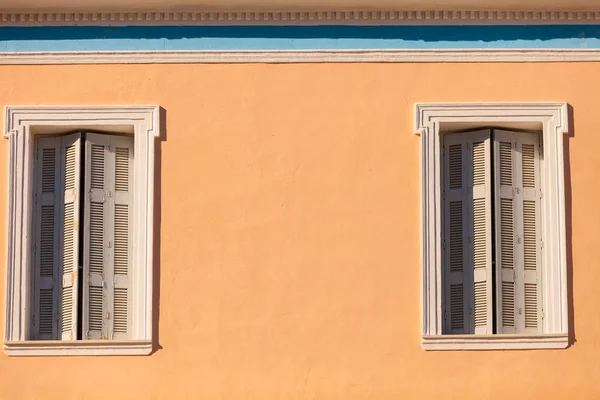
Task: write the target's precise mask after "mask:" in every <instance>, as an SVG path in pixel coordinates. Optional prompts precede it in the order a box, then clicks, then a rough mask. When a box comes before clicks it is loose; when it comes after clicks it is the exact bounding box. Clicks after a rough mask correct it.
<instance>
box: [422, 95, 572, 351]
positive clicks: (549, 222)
mask: <svg viewBox="0 0 600 400" xmlns="http://www.w3.org/2000/svg"><path fill="white" fill-rule="evenodd" d="M415 112H416V124H415V130H416V133H417V134H418V135H420V136H421V190H422V199H421V225H422V242H421V246H422V268H423V271H422V272H423V274H422V303H421V308H422V318H423V320H422V322H423V326H422V336H421V344H422V346H423V348H424V349H425V350H489V349H540V348H545V349H547V348H566V347H568V345H569V332H568V330H569V320H568V298H567V256H566V228H565V178H564V149H563V137H564V135H567V134H568V126H569V125H568V112H567V104H566V103H561V102H556V103H416V104H415ZM485 126H503V127H508V128H525V129H531V128H536V129H540V128H541V131H542V145H543V160H542V161H541V190H542V193H543V197H542V200H541V206H542V218H541V219H542V221H541V222H542V240H543V244H544V245H543V248H542V259H543V271H542V282H543V288H544V289H543V297H542V298H543V316H544V317H543V318H544V319H543V332H544V334H541V335H518V334H517V335H501V334H495V335H442V325H443V323H442V322H443V315H442V299H443V297H442V246H441V243H442V235H443V220H442V203H441V202H442V199H441V188H442V181H441V176H442V175H441V166H442V165H443V164H442V159H441V157H442V152H441V145H442V138H441V135H442V134H443V133H444V132H445V131H450V130H456V129H461V128H465V127H485Z"/></svg>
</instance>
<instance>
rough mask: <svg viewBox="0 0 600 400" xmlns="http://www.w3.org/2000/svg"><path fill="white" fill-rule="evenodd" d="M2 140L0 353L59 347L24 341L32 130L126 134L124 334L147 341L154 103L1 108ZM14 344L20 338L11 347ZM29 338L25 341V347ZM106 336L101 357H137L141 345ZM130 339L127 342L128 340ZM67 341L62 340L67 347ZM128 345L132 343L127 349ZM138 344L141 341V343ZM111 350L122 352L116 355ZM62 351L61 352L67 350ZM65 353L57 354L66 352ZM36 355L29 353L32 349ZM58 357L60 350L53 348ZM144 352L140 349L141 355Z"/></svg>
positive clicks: (93, 350)
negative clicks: (1, 315) (128, 268)
mask: <svg viewBox="0 0 600 400" xmlns="http://www.w3.org/2000/svg"><path fill="white" fill-rule="evenodd" d="M5 123H6V126H5V137H6V138H8V139H9V149H10V150H9V172H8V180H9V189H8V191H9V193H8V195H9V199H8V234H7V238H8V243H7V246H8V248H7V268H6V273H7V278H6V303H5V304H6V323H5V335H4V339H5V351H7V354H9V355H10V354H11V353H12V354H14V355H28V354H29V353H31V352H30V350H28V349H34V352H38V353H41V352H47V353H48V354H58V353H56V352H58V351H59V350H60V349H61V347H60V346H59V345H52V342H48V343H47V344H46V343H42V342H41V341H40V342H28V341H27V340H28V339H29V337H30V336H29V328H30V315H29V310H30V307H29V306H28V302H29V301H30V300H29V299H30V290H31V284H30V277H29V275H30V272H29V270H30V267H29V266H30V262H31V261H30V258H31V234H30V230H31V225H32V220H31V218H32V217H31V212H30V211H31V208H32V206H31V201H32V200H31V190H32V179H33V178H32V176H33V150H34V140H33V137H34V136H36V135H44V134H52V133H56V132H57V131H58V132H60V131H65V130H75V129H82V130H83V129H103V130H109V131H110V130H115V131H123V130H124V129H125V130H127V131H128V132H129V134H131V133H133V136H134V154H135V158H134V162H133V175H134V188H133V195H134V198H135V207H134V212H133V254H132V263H133V265H136V266H139V267H140V268H135V272H134V276H133V279H132V280H133V291H134V293H137V294H138V295H136V296H134V297H133V300H132V313H133V315H135V317H136V319H135V323H134V324H133V329H132V336H133V339H135V340H143V341H150V342H151V341H152V276H153V274H152V268H153V262H152V258H153V243H154V241H153V223H154V221H153V219H154V142H155V139H156V138H158V137H159V135H160V132H159V129H160V128H159V127H160V125H159V108H158V106H127V105H125V106H47V107H46V106H7V107H6V111H5ZM15 342H23V346H22V347H19V346H17V344H16V343H15ZM32 343H33V344H32ZM115 343H117V342H114V341H108V340H107V341H106V342H104V345H105V347H106V349H105V350H106V354H109V353H110V354H116V353H118V354H131V353H129V351H135V352H136V354H141V353H140V352H143V351H145V350H143V349H141V348H135V349H133V348H132V349H128V348H127V346H120V347H119V346H117V347H115V346H116V345H115ZM131 343H134V342H133V341H132V342H131ZM70 345H72V343H71V344H67V348H66V349H67V350H69V349H71V347H69V346H70ZM101 347H102V344H101V343H96V345H95V347H94V346H92V345H90V346H85V345H79V344H78V345H77V350H76V351H75V350H73V349H71V350H73V351H74V352H75V353H76V354H99V353H98V351H99V349H100V348H101ZM134 347H135V346H134ZM142 347H143V346H142ZM119 349H121V350H123V352H119ZM71 350H69V351H71ZM69 351H66V352H65V354H70V353H69ZM38 353H36V354H38ZM60 354H62V353H60ZM144 354H145V353H144Z"/></svg>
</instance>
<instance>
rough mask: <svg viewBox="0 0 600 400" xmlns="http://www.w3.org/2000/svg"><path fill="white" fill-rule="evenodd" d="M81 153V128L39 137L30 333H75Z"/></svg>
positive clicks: (67, 336) (71, 336)
mask: <svg viewBox="0 0 600 400" xmlns="http://www.w3.org/2000/svg"><path fill="white" fill-rule="evenodd" d="M80 158H81V153H80V134H73V135H67V136H63V137H48V138H40V139H39V140H38V143H37V157H36V162H37V168H36V188H35V210H34V212H35V230H34V243H35V244H34V302H33V304H34V321H33V323H34V329H33V338H34V339H40V340H57V339H62V340H75V339H77V304H78V303H77V299H78V261H79V260H78V257H79V252H78V248H79V247H78V246H79V192H80V191H79V184H80V169H79V165H80Z"/></svg>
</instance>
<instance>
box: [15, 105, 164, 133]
mask: <svg viewBox="0 0 600 400" xmlns="http://www.w3.org/2000/svg"><path fill="white" fill-rule="evenodd" d="M65 114H67V115H69V118H68V119H69V120H77V119H78V117H81V116H85V117H86V119H87V120H89V119H90V118H89V117H90V115H93V116H95V120H96V122H98V121H100V122H103V121H112V120H123V119H124V118H125V119H127V120H128V121H132V122H133V121H136V120H137V121H143V122H144V123H145V124H146V128H147V133H148V135H149V136H150V137H154V138H160V106H158V105H145V104H135V105H82V106H27V105H24V106H13V105H7V106H5V107H4V116H5V117H4V121H5V126H4V138H5V139H9V138H10V135H11V133H12V132H18V130H19V128H20V127H21V125H22V124H23V123H24V122H26V121H29V120H31V119H34V120H35V122H36V123H38V122H40V115H44V116H45V124H48V125H52V121H54V120H59V121H63V120H64V119H65ZM41 125H43V124H41Z"/></svg>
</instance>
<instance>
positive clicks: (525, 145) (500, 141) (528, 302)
mask: <svg viewBox="0 0 600 400" xmlns="http://www.w3.org/2000/svg"><path fill="white" fill-rule="evenodd" d="M494 146H495V152H494V154H495V155H496V156H495V157H496V160H495V164H496V166H497V168H496V171H495V182H496V187H497V189H496V190H495V193H496V199H495V201H496V221H497V222H496V260H497V263H496V265H497V282H498V288H497V291H498V308H499V312H498V327H499V332H500V333H539V332H541V317H542V312H541V285H540V272H541V271H540V269H539V262H540V249H541V237H540V229H539V228H540V227H539V222H538V221H540V204H539V201H540V200H539V199H540V195H541V192H540V182H539V152H540V148H539V135H537V134H535V133H525V132H518V133H515V132H508V131H502V130H496V131H494Z"/></svg>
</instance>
